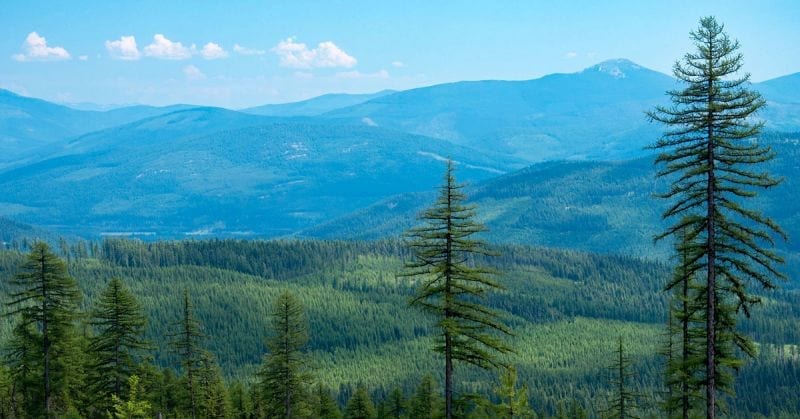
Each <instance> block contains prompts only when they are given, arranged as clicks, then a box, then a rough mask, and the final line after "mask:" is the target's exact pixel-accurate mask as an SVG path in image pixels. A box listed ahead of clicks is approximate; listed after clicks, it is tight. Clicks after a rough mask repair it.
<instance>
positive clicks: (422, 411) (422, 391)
mask: <svg viewBox="0 0 800 419" xmlns="http://www.w3.org/2000/svg"><path fill="white" fill-rule="evenodd" d="M443 404H444V403H443V401H442V399H441V397H440V396H439V394H438V391H437V389H436V380H434V378H433V376H431V375H430V374H428V375H426V376H424V377H423V378H422V381H420V382H419V384H418V385H417V389H416V391H414V395H413V396H412V397H411V399H410V400H409V401H408V412H409V414H410V416H411V417H412V418H420V419H423V418H427V419H434V418H439V417H441V416H442V414H443V410H444V409H443V407H444V406H443Z"/></svg>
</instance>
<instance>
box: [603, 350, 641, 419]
mask: <svg viewBox="0 0 800 419" xmlns="http://www.w3.org/2000/svg"><path fill="white" fill-rule="evenodd" d="M632 365H633V363H632V362H631V359H630V357H628V356H627V355H625V347H624V346H623V344H622V336H620V337H619V344H618V346H617V349H616V351H615V353H614V361H613V363H612V364H611V365H610V366H609V367H608V369H609V372H610V376H611V377H610V380H609V384H610V387H611V388H612V389H613V390H612V394H611V396H610V397H609V400H608V407H607V408H606V409H605V410H604V411H603V414H604V417H607V418H620V419H625V418H636V417H637V416H635V412H636V410H637V406H636V394H635V393H634V392H633V391H632V390H631V389H630V384H631V383H630V382H631V380H632V378H633V377H634V376H635V374H634V372H633V371H631V367H632Z"/></svg>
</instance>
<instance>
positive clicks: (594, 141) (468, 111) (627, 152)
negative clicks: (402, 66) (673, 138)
mask: <svg viewBox="0 0 800 419" xmlns="http://www.w3.org/2000/svg"><path fill="white" fill-rule="evenodd" d="M674 87H675V81H674V80H673V79H672V78H671V77H669V76H667V75H665V74H662V73H658V72H655V71H652V70H648V69H646V68H643V67H641V66H638V65H636V64H634V63H632V62H630V61H628V60H611V61H606V62H603V63H600V64H598V65H595V66H592V67H589V68H587V69H585V70H583V71H581V72H579V73H572V74H553V75H549V76H545V77H542V78H539V79H535V80H526V81H474V82H459V83H450V84H442V85H436V86H430V87H424V88H419V89H412V90H407V91H403V92H398V93H395V94H392V95H388V96H383V97H380V98H377V99H373V100H370V101H368V102H365V103H362V104H359V105H355V106H351V107H348V108H344V109H339V110H335V111H332V112H329V113H327V114H325V117H328V118H337V119H342V120H345V121H350V122H353V123H356V122H359V121H368V123H370V124H375V125H377V126H381V127H386V128H391V129H397V130H402V131H406V132H412V133H415V134H420V135H427V136H431V137H435V138H441V139H446V140H449V141H453V142H454V143H457V144H461V145H465V146H469V147H472V148H476V149H478V150H494V151H498V152H503V153H506V154H509V155H513V156H515V157H518V158H523V159H526V160H528V161H542V160H549V159H573V158H578V159H584V158H595V159H596V158H601V159H615V158H624V157H631V156H636V155H640V154H641V150H642V147H644V146H645V145H646V144H649V143H651V142H653V141H654V140H655V139H656V138H657V136H658V133H659V130H660V129H661V128H660V127H657V126H655V125H653V124H649V123H648V122H647V121H646V120H645V118H644V111H645V110H646V109H650V108H652V107H653V106H654V105H656V104H659V103H664V102H665V99H666V97H665V94H664V92H665V91H666V90H668V89H671V88H674Z"/></svg>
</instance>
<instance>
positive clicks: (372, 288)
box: [0, 239, 800, 417]
mask: <svg viewBox="0 0 800 419" xmlns="http://www.w3.org/2000/svg"><path fill="white" fill-rule="evenodd" d="M22 245H23V244H20V246H22ZM56 249H58V250H54V252H55V253H57V254H58V256H59V257H60V258H61V259H62V260H64V261H65V263H66V264H67V266H68V270H69V274H70V276H72V277H74V278H75V280H76V282H77V285H78V287H79V288H80V293H81V294H82V296H83V298H82V299H81V300H80V303H79V304H78V306H77V310H78V311H77V312H76V313H75V314H74V315H75V316H76V317H75V318H76V320H75V324H74V327H73V328H72V330H71V333H72V334H73V335H72V336H65V337H63V339H69V342H70V343H69V346H68V347H62V350H64V351H68V350H69V351H72V352H70V353H69V356H70V357H71V358H70V361H69V362H67V363H64V364H63V365H61V366H60V367H59V368H63V369H62V371H61V373H62V374H64V376H63V377H62V378H59V379H58V381H56V383H58V385H59V386H62V387H60V388H59V391H63V392H64V399H62V402H63V403H66V405H68V406H70V408H71V410H69V412H70V413H71V414H72V415H73V416H82V415H89V414H90V412H95V415H98V416H101V417H102V416H104V414H105V413H104V411H103V410H92V409H100V408H109V409H111V408H112V405H110V404H109V401H108V400H105V401H99V402H95V401H93V400H92V397H91V396H92V394H93V393H94V392H93V391H87V390H89V389H91V388H92V387H91V385H92V381H90V380H91V378H90V377H93V376H94V375H93V374H95V372H93V371H92V369H93V366H92V365H93V364H94V362H95V361H96V360H95V359H93V356H92V354H93V353H92V352H91V351H89V350H86V348H88V347H89V345H90V342H92V339H93V336H96V331H97V329H93V328H92V327H90V326H89V324H91V322H92V319H93V318H96V317H94V316H96V314H95V315H92V312H93V310H96V309H97V308H98V304H99V303H100V301H101V295H102V294H103V293H107V292H108V289H109V284H110V282H111V279H112V278H120V279H121V282H122V285H123V287H124V288H125V289H129V290H130V295H131V297H132V298H133V299H135V300H136V301H137V302H138V304H139V307H140V313H141V315H143V316H144V318H146V320H147V324H146V326H145V327H143V328H142V334H141V335H140V336H138V338H139V339H140V340H141V341H142V342H147V343H148V345H147V346H146V347H144V348H140V349H137V350H136V351H132V352H133V353H132V359H131V361H132V364H131V365H130V366H127V365H126V366H125V367H124V368H122V371H125V372H126V373H127V374H129V375H128V377H129V376H130V375H136V376H137V377H139V381H138V383H137V385H138V387H139V388H140V391H139V392H138V394H137V396H136V397H137V400H139V401H145V402H147V403H148V405H149V406H150V409H149V410H148V412H149V413H150V414H155V413H157V412H161V413H162V414H163V415H164V417H176V416H177V417H182V416H190V415H191V407H190V406H189V397H188V396H187V387H186V371H185V369H184V368H183V367H182V366H181V365H182V364H181V359H180V356H179V355H178V354H177V353H176V352H175V351H174V350H173V349H171V348H172V346H171V344H170V342H171V341H172V338H171V337H170V336H174V335H175V334H177V333H179V332H180V320H181V318H182V317H181V316H182V310H183V302H184V301H183V298H184V292H187V293H188V296H189V300H190V304H191V306H192V316H193V318H194V319H195V320H196V321H197V323H198V326H199V329H198V331H199V332H200V333H199V335H202V336H203V337H200V338H198V341H197V343H198V351H200V352H198V356H199V354H200V353H201V352H202V353H203V354H205V353H207V354H208V357H206V358H201V362H199V363H198V364H197V366H196V368H197V369H196V372H195V374H196V378H195V379H196V380H198V381H197V382H198V383H204V384H201V385H198V387H197V388H196V390H195V391H196V392H197V394H196V398H197V405H198V411H197V416H198V417H257V416H258V414H259V413H261V415H262V416H263V415H264V412H265V410H264V403H265V400H264V398H263V385H261V380H260V378H259V370H260V368H261V363H262V357H263V356H264V355H265V354H266V353H267V349H266V347H265V339H266V338H268V337H270V336H274V333H275V331H274V330H273V329H272V327H271V321H272V320H271V313H272V306H273V304H274V303H275V302H276V301H277V300H278V298H279V297H280V296H281V295H282V293H284V292H287V291H288V292H289V293H291V294H292V295H294V296H295V297H296V299H297V301H298V302H299V303H300V304H301V305H302V307H303V311H304V312H305V317H306V318H307V322H308V336H309V339H308V343H307V345H305V346H304V347H303V348H302V350H301V352H302V356H303V357H304V361H303V363H302V366H301V367H300V370H301V371H303V373H304V374H307V375H308V377H307V380H305V381H304V384H303V386H302V388H301V389H300V390H299V392H298V394H301V396H300V397H301V398H302V400H301V405H302V407H301V409H305V411H306V412H307V414H306V415H307V416H309V417H317V414H315V413H313V412H321V411H322V410H319V409H323V406H322V405H321V403H323V404H324V403H329V402H324V401H322V400H321V399H320V397H321V396H320V394H322V395H323V396H325V397H327V396H329V397H330V398H331V400H333V401H334V402H335V403H330V404H329V405H328V408H329V409H331V410H330V411H331V412H336V411H339V410H341V411H342V412H344V410H345V408H346V407H347V406H348V402H349V401H350V399H351V398H353V396H354V394H356V393H357V391H358V389H359V388H360V386H363V387H364V389H365V390H366V394H367V395H368V397H369V399H370V402H371V403H372V404H373V405H374V406H375V407H374V413H375V414H378V413H380V415H379V417H393V416H392V413H391V412H390V411H391V409H392V403H394V404H395V405H396V406H395V407H394V409H397V410H396V412H397V413H399V415H400V417H405V416H409V415H411V414H412V413H411V412H422V411H425V412H427V413H426V416H425V417H428V416H436V414H437V412H439V413H440V412H441V410H442V408H443V406H442V405H441V395H440V390H441V385H442V371H441V368H439V367H438V365H439V361H437V356H435V354H433V353H431V351H430V350H429V347H430V346H431V345H432V342H431V339H432V337H433V334H432V330H431V326H432V324H431V321H430V319H428V318H426V317H425V316H423V315H421V314H420V313H419V312H418V311H417V310H414V309H413V308H411V307H409V306H408V299H409V298H410V296H411V295H412V294H413V292H414V286H413V284H411V283H409V282H408V281H404V280H402V279H398V278H397V274H398V273H399V272H400V271H401V270H402V260H403V259H404V258H405V257H407V256H408V252H407V250H406V249H405V247H404V246H403V243H402V242H400V241H382V242H337V241H270V242H253V241H233V240H212V241H181V242H156V243H143V242H138V241H129V240H119V239H109V240H106V241H104V242H77V243H75V244H73V245H66V244H65V246H64V247H63V248H60V249H59V248H58V247H56ZM20 250H21V251H18V250H6V251H3V252H0V256H1V257H0V275H2V284H3V288H4V289H3V291H5V292H10V291H11V289H10V287H9V285H8V284H9V280H10V278H12V277H13V276H14V275H15V274H16V273H17V272H18V270H19V267H20V266H21V265H22V264H23V263H24V262H25V258H26V254H25V252H27V251H28V249H27V248H24V249H20ZM494 250H495V251H496V252H497V253H498V254H499V256H498V257H496V258H490V259H489V260H492V266H493V267H494V268H496V269H497V270H499V271H501V272H503V274H502V276H501V279H500V281H501V282H502V283H503V284H504V285H505V286H506V290H505V291H503V292H500V293H496V294H493V295H491V296H490V297H489V299H488V305H489V306H491V307H493V308H495V309H496V310H498V311H499V312H500V313H502V315H503V317H505V318H506V319H507V324H508V325H509V326H510V327H511V329H512V330H513V333H514V336H513V337H512V338H511V339H510V342H511V345H512V346H513V348H514V349H515V353H513V354H509V355H506V356H505V358H504V360H505V361H506V362H507V363H508V364H509V365H510V366H513V367H514V368H516V370H517V377H518V379H517V380H518V384H517V386H516V392H517V394H519V391H520V388H521V387H522V385H523V384H524V385H526V386H527V396H528V399H529V406H530V408H531V410H532V411H533V412H536V414H538V415H539V416H541V417H550V416H560V417H575V415H578V417H580V416H581V415H584V416H586V417H591V416H596V415H599V414H601V412H602V411H604V409H606V408H607V407H608V401H609V400H610V399H611V398H612V397H613V388H612V386H611V379H612V378H613V374H612V372H611V371H610V370H609V368H610V367H612V366H613V364H614V357H615V350H616V345H617V339H618V338H619V337H622V339H623V345H624V349H625V354H626V356H628V357H629V358H630V359H631V361H632V366H631V370H632V371H635V373H636V374H635V376H634V377H632V378H631V379H630V381H629V384H628V385H629V386H630V389H631V390H632V391H635V393H636V394H637V400H636V401H637V406H638V409H640V410H639V412H640V413H641V414H643V415H645V416H652V415H657V412H659V411H660V407H659V406H660V404H659V403H660V400H662V397H663V392H664V389H663V385H662V382H663V380H662V378H661V376H662V366H663V363H664V359H663V357H662V356H660V355H658V352H659V350H660V348H661V347H662V346H663V344H664V342H665V335H664V326H663V325H664V324H665V321H666V312H667V309H666V307H667V306H666V299H665V296H664V294H663V293H662V292H661V289H662V288H663V284H664V281H665V278H667V277H669V269H668V266H667V265H666V264H664V263H661V262H647V261H642V260H639V259H635V258H629V257H624V256H610V255H609V256H603V255H598V254H592V253H582V252H575V251H569V250H556V249H547V248H536V247H526V246H500V247H497V248H495V249H494ZM799 310H800V295H798V294H797V292H795V291H791V290H783V291H777V292H771V293H770V294H769V299H768V300H767V303H765V304H764V306H763V307H761V308H759V309H758V315H757V316H754V317H753V319H752V320H750V321H746V322H744V324H743V329H744V330H745V331H746V332H747V333H748V334H750V335H752V336H753V337H754V338H755V340H756V341H758V342H759V343H760V345H761V347H760V351H759V355H758V357H757V358H755V359H754V360H752V361H750V362H749V363H748V364H747V365H746V366H745V367H744V368H743V370H742V373H741V374H740V375H739V376H738V377H737V383H736V388H737V397H735V398H731V400H730V403H731V409H732V410H734V411H736V412H752V413H751V414H752V415H753V416H755V415H757V414H758V413H760V414H763V415H768V416H777V415H780V414H784V416H785V417H792V416H795V415H797V414H798V412H800V402H798V401H797V398H796V397H794V395H793V392H794V391H795V389H797V388H798V386H800V381H799V380H800V371H798V364H797V347H796V345H794V344H791V343H792V342H797V341H798V340H799V339H800V336H798V333H800V329H798V328H797V327H796V324H797V321H798V319H800V311H799ZM4 325H5V326H4V328H3V330H2V339H3V341H8V340H9V339H10V337H11V336H12V334H13V330H12V328H11V324H10V323H8V322H5V323H4ZM54 344H56V345H61V342H54ZM34 365H36V364H34ZM12 368H14V367H13V366H12V365H9V364H5V365H4V367H3V370H2V371H3V374H2V380H0V383H2V384H0V391H2V395H3V398H2V399H3V400H4V402H3V404H2V412H3V414H4V415H6V417H9V416H12V415H13V409H14V408H15V403H16V409H18V412H19V411H21V410H23V409H24V407H25V405H24V404H21V403H23V400H24V396H22V395H23V394H25V392H26V391H33V392H35V391H37V390H38V388H39V382H38V381H35V382H31V383H28V384H27V386H26V385H24V384H22V383H17V384H16V386H14V385H13V382H12V380H11V376H12V375H13V374H15V372H14V371H12ZM36 368H41V365H37V366H36ZM457 373H458V376H459V378H458V380H459V388H460V389H461V391H463V393H464V394H465V395H467V394H473V393H474V394H476V395H479V396H480V398H478V399H472V398H466V397H465V400H464V403H465V404H466V405H467V407H465V409H468V410H469V411H473V412H474V415H475V416H478V417H482V416H483V415H484V414H488V412H490V411H492V410H491V408H487V406H492V405H495V406H497V405H500V404H502V403H507V402H508V399H507V396H506V395H505V394H506V393H503V392H502V391H500V389H501V388H502V386H501V381H500V377H499V373H495V372H486V371H482V370H480V369H477V368H459V369H458V370H457ZM28 374H31V377H35V376H36V375H35V374H37V372H36V370H33V371H29V372H28ZM38 374H41V372H39V373H38ZM204 380H206V381H204ZM426 386H427V387H426ZM123 388H124V389H125V390H124V391H123V392H122V396H121V397H122V398H123V399H124V400H129V397H130V396H129V394H130V389H129V384H128V381H127V380H126V381H123ZM320 391H321V392H320ZM14 395H15V397H12V396H14ZM482 399H485V400H482ZM478 401H480V402H478ZM421 404H424V406H423V405H421ZM398 406H399V407H398ZM334 407H335V409H334ZM315 409H317V410H315ZM414 409H416V410H414ZM476 409H477V410H476ZM576 412H581V413H576ZM492 414H494V413H492ZM748 415H749V414H748ZM498 416H500V417H503V416H502V414H498ZM148 417H149V416H148ZM329 417H337V416H336V413H331V416H329ZM416 417H421V416H416Z"/></svg>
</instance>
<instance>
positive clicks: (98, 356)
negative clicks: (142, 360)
mask: <svg viewBox="0 0 800 419" xmlns="http://www.w3.org/2000/svg"><path fill="white" fill-rule="evenodd" d="M89 323H90V324H91V325H92V326H94V327H95V330H96V333H97V334H96V335H95V336H94V337H92V338H91V339H90V344H89V353H90V356H91V358H92V359H91V361H90V362H91V369H90V378H91V380H90V381H91V387H92V396H93V398H94V400H98V401H100V406H104V405H105V404H106V403H109V402H110V400H111V395H112V394H116V395H117V396H120V395H121V394H122V391H123V385H124V384H125V383H127V382H128V378H129V377H130V376H131V375H132V374H133V370H134V369H135V368H136V356H137V352H139V351H141V350H143V349H146V348H148V347H149V345H148V343H147V342H146V341H145V340H144V337H143V335H144V329H145V324H146V319H145V316H144V313H143V312H142V308H141V306H140V305H139V302H138V301H136V297H134V295H133V293H131V291H130V290H129V289H128V288H127V287H126V286H125V284H124V283H123V282H122V280H121V279H119V278H112V279H111V281H109V283H108V286H107V287H106V289H105V290H104V291H103V292H102V294H100V296H99V299H98V301H97V303H96V304H95V308H94V310H92V313H91V319H90V320H89Z"/></svg>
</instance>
